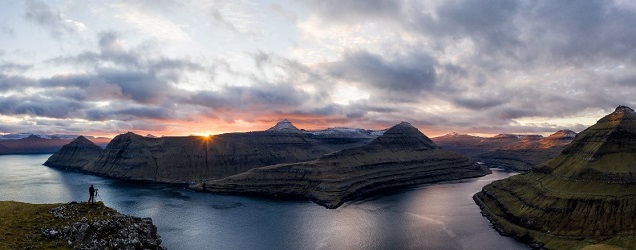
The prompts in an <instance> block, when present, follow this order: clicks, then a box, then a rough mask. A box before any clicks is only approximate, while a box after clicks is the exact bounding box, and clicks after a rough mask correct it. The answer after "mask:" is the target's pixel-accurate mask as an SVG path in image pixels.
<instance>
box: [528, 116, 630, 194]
mask: <svg viewBox="0 0 636 250" xmlns="http://www.w3.org/2000/svg"><path fill="white" fill-rule="evenodd" d="M634 140H636V112H634V110H633V109H631V108H629V107H626V106H618V107H617V108H616V110H615V111H614V112H612V113H611V114H608V115H606V116H605V117H603V118H601V119H600V120H598V122H596V124H594V125H592V126H590V127H588V128H587V129H585V130H583V131H582V132H581V133H579V134H578V135H577V136H576V138H574V140H573V141H572V142H571V143H570V144H569V145H568V146H567V147H566V148H565V149H564V150H563V152H562V153H561V155H559V156H558V157H557V158H555V159H553V160H552V161H550V162H546V163H544V164H542V166H540V167H539V168H540V169H541V170H543V171H547V172H554V173H557V174H559V175H561V176H568V177H569V178H573V179H581V180H586V181H588V180H600V181H613V182H615V181H621V182H636V181H635V180H633V177H631V174H632V171H633V170H632V169H633V165H634V160H633V159H635V158H634V155H635V153H636V143H634ZM610 179H611V180H610Z"/></svg>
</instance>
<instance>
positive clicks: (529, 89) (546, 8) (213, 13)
mask: <svg viewBox="0 0 636 250" xmlns="http://www.w3.org/2000/svg"><path fill="white" fill-rule="evenodd" d="M161 3H162V4H158V5H157V4H155V3H154V1H149V2H144V1H141V2H136V3H134V4H129V3H126V2H117V1H114V2H111V3H99V4H94V5H86V6H82V5H81V4H78V6H75V5H71V4H69V5H64V4H60V3H56V4H57V5H54V4H52V3H46V2H42V1H37V0H30V1H26V2H24V3H21V4H13V5H9V6H8V9H9V10H6V11H11V13H17V14H12V15H13V17H14V18H13V19H11V20H12V21H11V22H8V23H7V24H3V25H2V30H3V31H5V30H6V31H7V32H2V33H0V39H3V41H8V42H7V46H5V47H4V48H3V49H2V50H0V124H1V125H0V132H4V133H8V132H27V131H54V132H60V133H61V132H80V133H94V134H105V135H112V134H117V133H121V132H125V131H127V130H133V131H138V132H140V133H145V132H148V133H154V134H189V133H220V132H228V131H246V130H260V129H264V128H267V127H268V126H270V125H271V124H272V123H273V122H275V121H276V120H278V119H282V118H289V119H291V120H292V121H293V122H295V123H298V125H299V126H300V127H305V128H320V127H327V126H355V127H368V128H385V127H388V126H390V125H392V124H395V123H398V122H399V121H402V120H405V121H410V122H412V123H413V124H415V125H416V126H418V127H419V128H420V129H422V130H424V132H425V133H427V134H432V135H438V134H442V133H446V132H451V131H457V132H463V133H486V134H495V133H504V132H507V133H510V132H513V133H548V132H553V131H555V130H557V129H561V128H570V129H575V130H580V129H583V128H585V127H586V126H588V125H591V123H593V122H594V121H595V120H596V119H598V118H600V117H601V116H602V115H603V114H604V113H607V112H609V111H611V110H612V109H613V108H614V107H615V106H617V105H632V106H633V105H634V104H636V101H634V99H633V98H632V97H633V96H634V95H635V94H636V88H634V86H635V85H634V84H636V83H635V82H634V81H635V80H636V74H634V73H633V72H635V71H634V65H635V63H636V52H635V51H634V50H633V48H634V47H636V32H635V31H634V30H633V27H634V26H635V25H636V7H635V6H634V5H633V4H631V3H630V2H623V1H583V2H581V1H541V2H536V1H508V0H505V1H503V0H501V1H500V0H477V1H474V0H456V1H412V0H403V1H384V0H379V1H349V0H347V1H306V2H302V3H300V2H289V1H280V2H279V1H274V2H272V3H262V2H255V3H253V4H251V5H250V4H245V3H238V2H236V3H228V2H226V1H218V2H216V1H211V2H206V3H199V2H198V1H194V0H192V1H186V2H182V1H179V2H177V1H174V2H173V1H169V0H167V1H162V2H161ZM124 10H125V11H124ZM7 13H9V12H7ZM90 17H95V18H90ZM9 31H10V32H9ZM35 48H48V49H47V50H45V51H44V50H42V49H35Z"/></svg>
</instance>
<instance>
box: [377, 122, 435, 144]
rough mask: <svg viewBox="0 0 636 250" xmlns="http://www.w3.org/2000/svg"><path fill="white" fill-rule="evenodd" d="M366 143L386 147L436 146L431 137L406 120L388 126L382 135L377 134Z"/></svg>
mask: <svg viewBox="0 0 636 250" xmlns="http://www.w3.org/2000/svg"><path fill="white" fill-rule="evenodd" d="M368 145H370V146H380V145H381V146H382V147H386V148H412V149H422V148H428V149H431V148H437V145H435V143H433V141H431V139H429V138H428V137H427V136H426V135H424V134H423V133H422V132H420V130H419V129H417V128H416V127H413V125H411V124H410V123H408V122H401V123H399V124H397V125H395V126H393V127H391V128H389V129H388V130H387V131H386V132H384V134H383V135H381V136H379V137H378V138H376V139H375V140H373V141H372V142H371V143H369V144H368Z"/></svg>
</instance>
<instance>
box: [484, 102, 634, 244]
mask: <svg viewBox="0 0 636 250" xmlns="http://www.w3.org/2000/svg"><path fill="white" fill-rule="evenodd" d="M635 139H636V112H634V110H632V109H631V108H628V107H625V106H619V107H618V108H616V110H615V111H614V112H613V113H611V114H609V115H607V116H605V117H603V118H602V119H600V120H599V121H598V122H597V123H596V124H595V125H593V126H591V127H589V128H587V129H586V130H584V131H583V132H581V133H580V134H579V135H578V136H577V137H576V138H575V139H574V141H573V142H572V143H570V144H569V145H568V146H567V147H566V148H565V149H564V150H563V152H562V153H561V154H560V155H559V156H558V157H556V158H555V159H553V160H551V161H548V162H546V163H544V164H541V165H540V166H538V167H536V168H535V169H533V170H532V171H531V172H528V173H525V174H520V175H517V176H513V177H510V178H508V179H505V180H500V181H495V182H493V183H492V184H489V185H487V186H485V187H484V188H483V190H482V191H481V192H479V193H477V194H476V195H475V196H474V197H473V198H474V199H475V201H476V202H477V204H478V205H479V206H480V207H481V208H482V212H483V214H484V215H485V216H487V217H488V218H489V219H490V220H491V221H492V222H493V224H494V225H495V227H496V228H497V229H498V230H500V231H501V232H503V233H505V234H509V235H512V236H513V237H516V238H518V239H520V240H522V241H525V242H529V243H530V242H533V243H535V244H537V245H543V244H545V247H546V248H554V249H557V248H564V247H568V248H572V247H582V246H584V245H586V244H596V243H602V244H609V245H617V246H621V247H633V245H634V244H635V243H636V231H635V230H636V227H635V225H636V216H635V215H634V211H636V186H634V183H636V167H635V166H636V141H635Z"/></svg>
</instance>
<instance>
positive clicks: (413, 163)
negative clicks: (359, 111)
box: [191, 122, 490, 208]
mask: <svg viewBox="0 0 636 250" xmlns="http://www.w3.org/2000/svg"><path fill="white" fill-rule="evenodd" d="M488 173H490V171H489V170H488V169H487V168H485V167H482V166H480V165H478V164H476V163H475V162H474V161H472V160H470V159H468V158H466V157H464V156H461V155H459V154H457V153H454V152H450V151H447V150H444V149H441V148H440V147H438V146H437V145H435V143H433V142H432V141H431V140H430V139H429V138H428V137H426V136H425V135H424V134H422V133H421V132H420V131H419V130H418V129H417V128H415V127H413V126H411V125H410V124H408V123H405V122H403V123H400V124H398V125H395V126H393V127H392V128H390V129H389V130H387V131H386V132H385V133H384V134H383V135H382V136H379V137H378V138H376V139H375V140H373V141H372V142H371V143H369V144H367V145H364V146H361V147H357V148H351V149H344V150H341V151H338V152H335V153H332V154H327V155H324V156H322V157H320V158H319V159H317V160H314V161H307V162H301V163H292V164H279V165H273V166H268V167H262V168H255V169H252V170H250V171H247V172H245V173H241V174H238V175H234V176H230V177H227V178H224V179H220V180H213V181H208V182H205V185H206V191H209V192H217V193H227V194H247V195H262V196H268V197H281V196H285V197H295V198H303V199H311V200H312V201H314V202H316V203H318V204H320V205H323V206H325V207H327V208H337V207H338V206H340V205H341V204H343V203H344V202H345V201H348V200H352V199H356V198H360V197H365V196H369V195H372V194H376V193H378V192H384V191H388V190H393V189H396V188H401V187H407V186H413V185H418V184H422V183H431V182H437V181H445V180H456V179H461V178H470V177H477V176H483V175H486V174H488ZM191 188H194V189H197V190H201V189H202V188H201V185H200V184H198V185H193V186H191Z"/></svg>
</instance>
